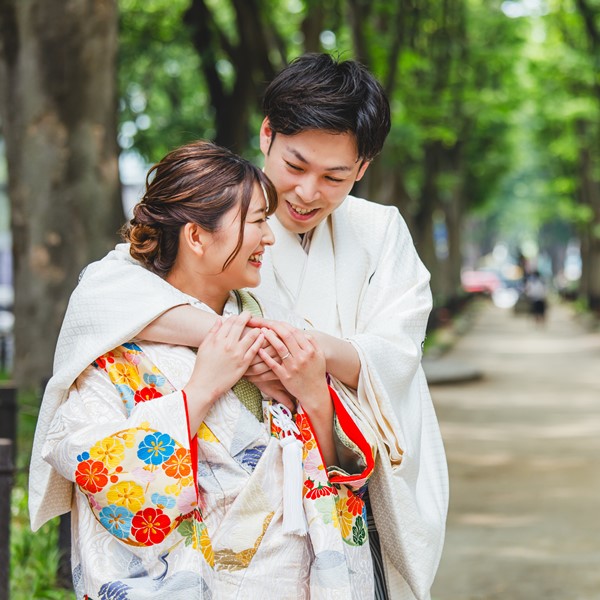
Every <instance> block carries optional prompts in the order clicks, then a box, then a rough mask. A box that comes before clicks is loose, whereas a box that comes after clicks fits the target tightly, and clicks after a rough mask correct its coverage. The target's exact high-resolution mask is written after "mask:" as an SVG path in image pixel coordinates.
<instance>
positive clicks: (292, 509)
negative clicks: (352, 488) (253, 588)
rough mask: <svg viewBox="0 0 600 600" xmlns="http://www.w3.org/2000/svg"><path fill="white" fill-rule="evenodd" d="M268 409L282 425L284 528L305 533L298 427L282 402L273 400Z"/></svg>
mask: <svg viewBox="0 0 600 600" xmlns="http://www.w3.org/2000/svg"><path fill="white" fill-rule="evenodd" d="M269 410H270V411H271V414H272V415H273V422H274V423H275V425H277V427H279V428H280V429H281V434H280V436H279V443H280V444H281V449H282V460H283V532H284V533H289V534H292V535H306V532H307V529H306V518H305V516H304V505H303V503H302V486H303V483H304V482H303V475H304V473H303V469H302V442H301V441H300V440H299V439H298V438H297V437H296V435H298V436H299V435H300V431H299V430H298V427H297V426H296V423H294V421H293V419H292V413H291V412H290V411H289V410H288V409H287V408H286V407H285V406H283V404H272V405H271V406H270V407H269Z"/></svg>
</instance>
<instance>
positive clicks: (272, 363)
mask: <svg viewBox="0 0 600 600" xmlns="http://www.w3.org/2000/svg"><path fill="white" fill-rule="evenodd" d="M258 354H259V356H260V357H261V358H262V359H263V360H264V362H265V364H266V365H267V366H268V367H269V369H271V371H273V373H275V375H278V376H279V374H280V373H281V372H282V371H283V372H285V369H284V368H283V367H282V366H281V364H280V363H278V362H277V361H276V360H275V359H274V358H271V357H270V356H269V355H268V354H267V353H266V352H265V351H264V350H263V349H262V348H261V349H260V350H259V351H258Z"/></svg>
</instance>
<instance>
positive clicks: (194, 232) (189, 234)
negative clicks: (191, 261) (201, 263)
mask: <svg viewBox="0 0 600 600" xmlns="http://www.w3.org/2000/svg"><path fill="white" fill-rule="evenodd" d="M205 233H206V232H205V231H204V229H202V227H200V225H198V224H196V223H186V224H185V225H184V226H183V229H182V230H181V238H182V239H181V241H182V242H183V243H184V244H185V246H187V248H188V249H189V250H190V251H191V252H193V253H194V254H196V255H198V256H202V255H203V254H204V245H203V240H204V235H205Z"/></svg>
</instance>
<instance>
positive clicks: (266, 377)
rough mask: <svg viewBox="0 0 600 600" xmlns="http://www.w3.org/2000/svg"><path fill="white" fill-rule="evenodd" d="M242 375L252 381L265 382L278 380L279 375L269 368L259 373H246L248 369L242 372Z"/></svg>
mask: <svg viewBox="0 0 600 600" xmlns="http://www.w3.org/2000/svg"><path fill="white" fill-rule="evenodd" d="M244 377H245V378H246V379H247V380H248V381H251V382H252V383H263V382H264V383H266V382H269V381H280V379H279V377H277V375H275V373H273V371H271V369H267V370H266V371H265V372H264V373H261V374H260V375H248V371H246V372H245V373H244Z"/></svg>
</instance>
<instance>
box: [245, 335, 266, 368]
mask: <svg viewBox="0 0 600 600" xmlns="http://www.w3.org/2000/svg"><path fill="white" fill-rule="evenodd" d="M257 331H258V330H257ZM263 339H264V333H263V332H262V331H261V332H260V333H259V334H258V336H257V337H256V340H254V343H253V344H252V345H251V346H250V348H248V350H246V354H245V355H244V359H245V360H247V361H248V362H250V361H251V360H252V358H254V356H256V354H257V352H258V351H259V350H260V349H261V346H262V343H263Z"/></svg>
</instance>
